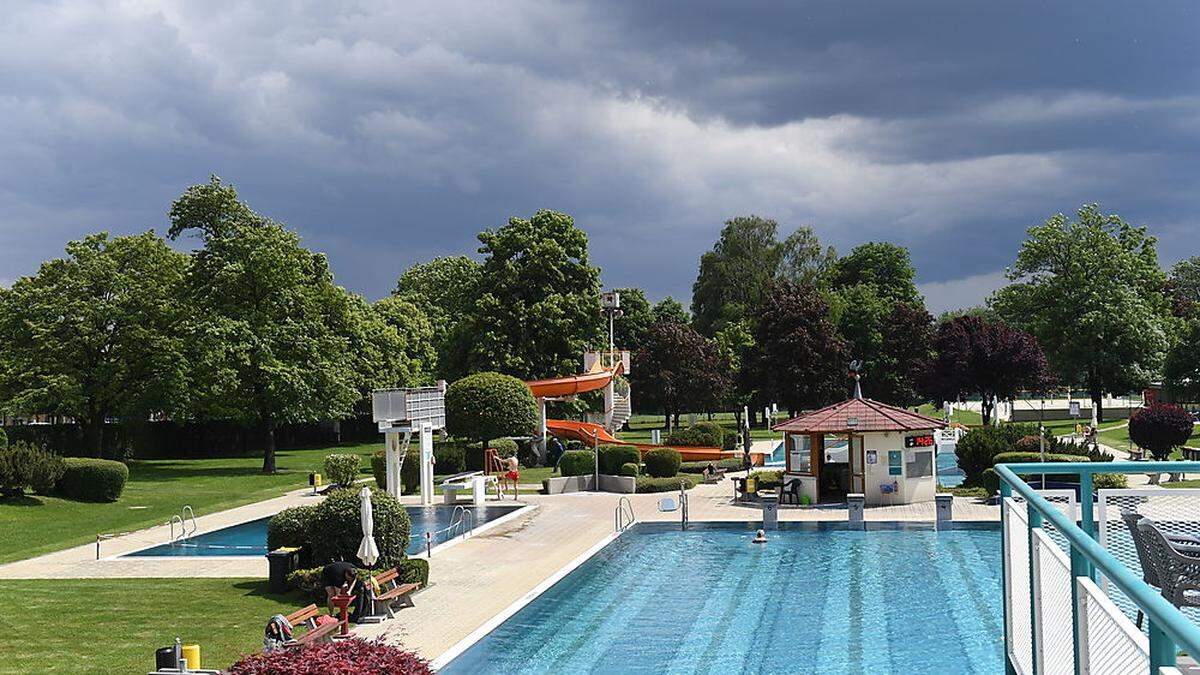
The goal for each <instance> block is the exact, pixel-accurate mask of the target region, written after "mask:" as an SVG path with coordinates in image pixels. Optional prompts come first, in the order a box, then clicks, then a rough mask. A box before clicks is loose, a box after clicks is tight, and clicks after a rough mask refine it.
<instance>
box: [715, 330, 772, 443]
mask: <svg viewBox="0 0 1200 675" xmlns="http://www.w3.org/2000/svg"><path fill="white" fill-rule="evenodd" d="M753 330H754V322H753V321H751V320H749V319H742V320H741V321H732V322H730V323H727V324H725V325H724V326H723V327H722V328H721V330H719V331H717V334H716V336H714V338H713V340H714V341H715V343H716V347H717V356H718V357H719V358H720V360H721V363H722V364H723V366H724V367H725V369H726V371H727V373H728V377H729V381H730V386H729V387H728V388H727V389H726V390H725V395H724V396H723V397H722V401H721V403H722V405H723V407H725V408H726V409H730V408H732V409H733V411H734V417H735V418H736V419H737V423H738V427H739V428H740V427H741V424H742V409H743V408H744V407H749V408H750V409H751V411H752V412H757V409H758V408H759V407H760V404H763V403H764V401H762V397H761V395H760V389H759V377H758V375H759V373H758V372H757V370H756V369H755V368H754V365H755V352H756V351H757V349H758V343H757V342H755V341H754V332H753ZM768 403H769V402H768Z"/></svg>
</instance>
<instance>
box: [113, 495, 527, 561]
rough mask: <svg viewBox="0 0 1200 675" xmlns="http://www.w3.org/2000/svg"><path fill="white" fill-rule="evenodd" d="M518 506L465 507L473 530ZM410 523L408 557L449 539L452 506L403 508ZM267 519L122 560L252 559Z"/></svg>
mask: <svg viewBox="0 0 1200 675" xmlns="http://www.w3.org/2000/svg"><path fill="white" fill-rule="evenodd" d="M522 507H523V505H520V504H504V505H486V506H467V507H465V508H467V509H469V510H470V511H471V512H472V513H473V514H474V515H475V527H479V526H480V525H483V524H484V523H487V522H490V521H493V520H496V519H497V518H500V517H502V516H505V515H507V514H509V513H512V512H513V511H516V510H517V509H520V508H522ZM404 510H405V511H408V517H409V518H410V519H411V520H412V537H411V540H410V542H409V545H408V553H409V555H413V554H417V553H421V552H423V551H424V550H425V533H426V532H430V533H434V536H433V538H432V542H431V544H432V545H433V546H437V545H438V544H441V543H444V542H446V541H447V540H448V539H449V538H450V534H449V532H447V531H446V528H447V527H449V525H450V521H451V520H452V518H453V516H454V507H453V506H406V507H404ZM269 520H270V518H269V517H268V518H260V519H258V520H251V521H249V522H246V523H242V524H240V525H233V526H231V527H223V528H221V529H219V530H213V531H212V532H202V533H199V534H195V535H192V536H191V537H189V538H188V539H187V540H186V541H183V542H179V543H176V544H160V545H158V546H154V547H152V548H147V549H143V550H141V551H135V552H133V553H127V554H125V555H124V556H122V557H135V558H136V557H193V556H252V555H266V554H267V521H269Z"/></svg>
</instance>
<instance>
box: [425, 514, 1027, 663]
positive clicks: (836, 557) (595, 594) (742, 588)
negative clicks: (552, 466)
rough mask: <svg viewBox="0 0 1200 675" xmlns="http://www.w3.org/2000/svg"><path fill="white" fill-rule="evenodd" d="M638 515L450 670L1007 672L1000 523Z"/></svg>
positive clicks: (461, 658)
mask: <svg viewBox="0 0 1200 675" xmlns="http://www.w3.org/2000/svg"><path fill="white" fill-rule="evenodd" d="M754 527H757V524H756V523H746V524H720V525H717V524H708V523H705V524H695V525H694V526H693V528H692V529H690V530H688V531H686V532H681V531H679V529H678V525H673V526H672V525H661V524H639V525H636V526H635V527H634V528H633V529H631V530H630V531H628V532H626V533H625V534H623V535H622V536H620V537H618V538H617V539H616V540H615V541H613V542H612V543H611V544H609V545H608V546H606V547H605V548H604V549H602V550H601V551H600V552H599V553H597V554H596V555H594V556H593V557H591V558H590V559H589V560H588V561H587V562H585V563H584V564H582V565H581V566H579V567H578V568H576V569H575V570H574V571H573V572H571V573H570V574H568V575H567V576H566V577H564V578H563V579H562V580H561V581H559V582H558V583H557V584H555V585H554V586H552V587H551V588H550V589H549V590H547V591H546V592H545V593H544V594H542V595H541V596H539V597H538V598H536V599H535V600H533V601H532V602H531V603H530V604H528V605H526V606H525V607H524V608H522V609H521V610H520V611H518V612H517V613H516V614H514V615H513V616H512V617H511V618H509V619H508V620H507V621H505V622H504V623H502V624H501V625H500V626H498V627H497V628H496V629H495V630H493V631H492V632H491V633H489V634H488V635H486V636H485V637H484V638H482V639H481V640H480V641H478V642H476V643H475V644H474V645H473V646H471V647H469V648H468V649H467V650H466V651H464V652H463V653H462V654H460V655H459V656H458V657H457V658H455V659H454V660H453V661H451V662H450V663H449V664H447V665H446V667H445V668H444V669H443V670H442V671H441V672H443V673H469V672H494V673H545V672H602V673H607V672H612V673H616V672H696V671H706V672H792V673H818V672H819V673H846V672H868V673H888V672H892V673H971V672H977V673H998V672H1004V660H1003V640H1004V636H1003V616H1002V610H1001V601H1000V598H1001V590H1000V531H999V527H998V525H995V524H990V523H988V524H980V525H974V524H955V526H954V527H953V528H952V529H943V530H941V531H935V530H933V529H932V527H930V526H928V525H918V526H912V525H899V524H886V523H885V524H875V523H872V524H870V528H869V529H867V530H866V531H862V530H851V529H849V528H848V526H847V525H845V524H841V523H837V524H825V523H820V524H818V523H787V524H783V528H784V529H781V530H779V531H773V532H771V533H770V542H769V543H768V544H766V545H756V544H752V543H751V542H750V540H751V537H752V536H753V528H754Z"/></svg>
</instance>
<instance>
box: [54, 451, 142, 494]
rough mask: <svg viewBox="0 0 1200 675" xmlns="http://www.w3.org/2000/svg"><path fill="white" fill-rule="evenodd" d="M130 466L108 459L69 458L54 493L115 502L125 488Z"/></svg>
mask: <svg viewBox="0 0 1200 675" xmlns="http://www.w3.org/2000/svg"><path fill="white" fill-rule="evenodd" d="M128 480H129V467H127V466H125V465H124V464H122V463H120V462H116V461H113V460H111V459H90V458H83V457H69V458H67V460H66V469H65V470H64V471H63V474H62V477H61V478H59V479H58V483H57V484H56V485H55V492H57V493H58V494H60V495H62V496H64V497H67V498H68V499H77V500H79V501H84V502H115V501H117V500H118V499H120V498H121V493H122V492H124V491H125V482H126V481H128Z"/></svg>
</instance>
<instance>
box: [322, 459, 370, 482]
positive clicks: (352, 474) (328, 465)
mask: <svg viewBox="0 0 1200 675" xmlns="http://www.w3.org/2000/svg"><path fill="white" fill-rule="evenodd" d="M361 465H362V460H361V459H359V457H358V455H351V454H346V453H336V454H332V455H325V481H326V482H327V483H329V484H330V485H338V486H341V487H350V486H351V485H354V481H355V480H357V479H358V468H359V467H360V466H361Z"/></svg>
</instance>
